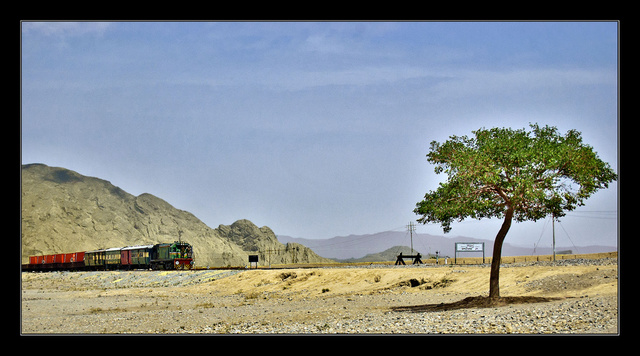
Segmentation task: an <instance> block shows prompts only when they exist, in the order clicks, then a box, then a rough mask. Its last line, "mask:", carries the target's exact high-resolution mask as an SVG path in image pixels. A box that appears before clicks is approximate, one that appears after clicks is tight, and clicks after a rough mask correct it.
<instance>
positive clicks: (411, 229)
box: [407, 221, 416, 255]
mask: <svg viewBox="0 0 640 356" xmlns="http://www.w3.org/2000/svg"><path fill="white" fill-rule="evenodd" d="M407 230H409V234H410V235H411V254H412V255H413V232H414V231H416V226H415V225H414V224H413V221H409V224H408V225H407Z"/></svg>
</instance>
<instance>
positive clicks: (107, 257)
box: [22, 241, 194, 272]
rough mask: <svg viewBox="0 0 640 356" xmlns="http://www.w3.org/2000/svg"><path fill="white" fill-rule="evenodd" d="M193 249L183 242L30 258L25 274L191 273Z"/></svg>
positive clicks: (24, 268) (24, 269)
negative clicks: (186, 270)
mask: <svg viewBox="0 0 640 356" xmlns="http://www.w3.org/2000/svg"><path fill="white" fill-rule="evenodd" d="M193 265H194V256H193V247H192V246H191V245H190V244H188V243H186V242H181V241H174V242H172V243H158V244H155V245H139V246H127V247H114V248H107V249H100V250H94V251H81V252H72V253H59V254H54V255H41V256H29V263H28V264H23V265H22V271H25V272H34V271H91V270H127V269H153V270H172V269H191V268H193Z"/></svg>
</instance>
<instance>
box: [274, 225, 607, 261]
mask: <svg viewBox="0 0 640 356" xmlns="http://www.w3.org/2000/svg"><path fill="white" fill-rule="evenodd" d="M277 237H278V241H280V242H281V243H288V242H295V243H299V244H301V245H304V246H307V247H309V248H310V249H312V250H313V251H314V252H315V253H317V254H318V255H320V256H322V257H326V258H331V259H339V260H345V259H358V258H362V257H364V256H365V255H368V254H377V253H380V252H383V251H385V250H388V249H391V248H393V247H396V246H410V244H411V241H410V237H409V233H407V232H405V231H384V232H379V233H376V234H367V235H349V236H336V237H332V238H330V239H305V238H295V237H291V236H285V235H277ZM456 242H484V248H485V257H491V256H492V252H493V240H485V239H477V238H471V237H464V236H456V237H444V236H435V235H430V234H420V233H414V234H413V248H414V250H415V251H418V252H420V253H421V254H422V255H424V256H426V255H427V254H435V253H436V251H438V252H439V254H440V256H450V257H453V256H454V250H455V243H456ZM616 250H617V248H616V247H615V246H597V245H592V246H577V247H574V246H571V247H567V246H556V253H559V252H561V251H565V252H566V251H571V253H574V254H575V253H581V254H582V253H597V252H611V251H616ZM552 253H553V250H552V248H551V247H538V248H536V249H535V251H534V250H533V248H532V247H523V246H516V245H512V244H509V243H506V242H505V243H504V245H503V246H502V256H528V255H532V254H535V255H550V254H552ZM459 256H462V257H482V253H471V252H465V253H463V254H459Z"/></svg>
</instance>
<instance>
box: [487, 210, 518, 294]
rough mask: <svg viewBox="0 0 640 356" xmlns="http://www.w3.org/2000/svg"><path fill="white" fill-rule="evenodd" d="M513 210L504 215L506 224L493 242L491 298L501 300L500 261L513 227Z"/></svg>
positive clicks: (503, 224) (490, 279)
mask: <svg viewBox="0 0 640 356" xmlns="http://www.w3.org/2000/svg"><path fill="white" fill-rule="evenodd" d="M512 219H513V208H512V207H509V208H508V209H507V212H506V213H505V215H504V222H503V223H502V226H501V227H500V231H498V234H497V235H496V240H495V241H494V242H493V257H492V258H491V276H490V277H489V298H491V299H497V298H500V259H501V257H502V243H503V242H504V238H505V237H506V236H507V232H509V228H510V227H511V220H512Z"/></svg>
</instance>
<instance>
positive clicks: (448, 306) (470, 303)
mask: <svg viewBox="0 0 640 356" xmlns="http://www.w3.org/2000/svg"><path fill="white" fill-rule="evenodd" d="M562 299H566V298H561V297H558V298H553V297H531V296H519V297H500V298H489V297H483V296H477V297H467V298H464V299H462V300H459V301H457V302H452V303H439V304H423V305H408V306H402V307H391V310H393V311H397V312H413V313H423V312H435V311H446V310H455V309H470V308H491V307H501V306H505V305H509V304H526V303H543V302H551V301H554V300H562Z"/></svg>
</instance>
